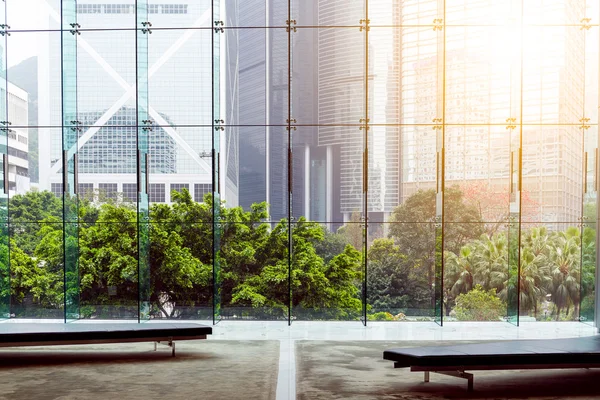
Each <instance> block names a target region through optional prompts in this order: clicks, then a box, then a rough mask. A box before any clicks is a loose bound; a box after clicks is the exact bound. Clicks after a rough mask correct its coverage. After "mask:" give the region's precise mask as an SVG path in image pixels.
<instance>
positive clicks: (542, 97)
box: [522, 2, 587, 139]
mask: <svg viewBox="0 0 600 400" xmlns="http://www.w3.org/2000/svg"><path fill="white" fill-rule="evenodd" d="M584 3H585V2H573V3H572V4H571V5H569V7H570V9H575V8H577V9H578V8H582V7H583V6H584ZM547 8H551V7H545V8H544V9H547ZM573 12H574V11H573V10H570V11H569V12H568V13H567V14H565V15H566V16H570V15H572V14H573ZM565 18H566V17H565ZM522 35H523V93H522V96H523V124H527V125H528V126H531V125H532V124H547V125H548V124H552V125H561V124H574V125H577V124H579V123H580V119H581V118H582V115H581V114H582V110H584V96H583V94H584V93H585V89H584V87H585V69H586V63H585V59H586V56H585V38H586V36H587V34H586V30H585V29H581V28H580V27H579V26H544V27H539V26H533V27H532V26H526V27H525V28H524V30H523V32H522ZM526 136H527V135H526ZM526 136H524V139H525V138H526Z"/></svg>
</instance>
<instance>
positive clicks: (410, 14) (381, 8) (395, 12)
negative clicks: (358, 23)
mask: <svg viewBox="0 0 600 400" xmlns="http://www.w3.org/2000/svg"><path fill="white" fill-rule="evenodd" d="M443 18H444V2H443V1H439V0H405V1H403V2H402V3H401V5H399V4H398V3H394V2H389V1H373V0H370V1H369V19H370V20H371V21H370V23H371V26H372V27H378V26H403V27H416V26H423V27H428V29H430V30H431V29H432V28H433V26H434V25H439V24H441V23H442V22H443ZM440 19H442V20H440Z"/></svg>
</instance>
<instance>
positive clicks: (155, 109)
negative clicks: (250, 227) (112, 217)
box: [39, 0, 238, 205]
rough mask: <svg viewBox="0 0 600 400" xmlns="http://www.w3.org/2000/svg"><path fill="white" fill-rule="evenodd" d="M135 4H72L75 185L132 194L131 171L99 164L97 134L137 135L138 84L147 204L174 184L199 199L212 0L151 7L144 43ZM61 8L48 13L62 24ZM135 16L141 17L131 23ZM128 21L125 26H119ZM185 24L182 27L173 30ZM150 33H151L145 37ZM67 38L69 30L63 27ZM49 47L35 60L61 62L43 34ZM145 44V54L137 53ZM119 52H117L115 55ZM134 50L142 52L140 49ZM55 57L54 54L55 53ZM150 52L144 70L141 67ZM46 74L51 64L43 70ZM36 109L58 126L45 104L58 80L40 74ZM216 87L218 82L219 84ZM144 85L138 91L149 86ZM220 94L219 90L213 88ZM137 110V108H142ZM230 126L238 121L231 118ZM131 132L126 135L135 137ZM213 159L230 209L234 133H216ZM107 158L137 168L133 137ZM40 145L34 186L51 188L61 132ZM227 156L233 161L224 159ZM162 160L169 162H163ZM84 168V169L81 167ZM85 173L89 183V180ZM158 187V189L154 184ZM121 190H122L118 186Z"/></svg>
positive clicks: (209, 95) (207, 130) (208, 122)
mask: <svg viewBox="0 0 600 400" xmlns="http://www.w3.org/2000/svg"><path fill="white" fill-rule="evenodd" d="M136 12H139V10H137V9H136V2H134V1H131V0H118V1H113V2H111V3H110V4H109V3H98V2H97V1H94V0H82V1H78V2H77V23H78V24H79V27H78V30H79V33H80V34H79V35H76V38H75V40H76V43H77V53H76V65H77V67H76V75H75V74H73V75H72V76H74V78H72V79H76V81H77V118H75V119H77V121H78V123H79V124H80V134H79V140H78V148H79V163H80V164H81V166H83V167H84V168H83V169H82V168H80V173H81V174H82V176H80V179H79V182H80V184H93V185H94V186H93V187H94V188H95V189H96V188H98V187H99V186H98V185H100V184H102V185H109V187H111V188H114V187H116V188H117V190H118V191H126V190H131V185H135V183H136V174H135V171H129V170H127V171H121V170H119V171H117V170H116V169H114V168H113V169H111V172H107V170H106V168H100V169H98V170H92V169H93V168H92V167H93V166H100V165H106V163H108V160H109V159H110V157H111V155H109V154H105V153H103V152H102V148H105V149H108V147H107V146H104V147H103V145H102V143H104V142H103V139H102V138H104V137H107V135H108V136H111V135H112V136H120V137H131V138H132V140H133V138H135V130H136V129H137V127H136V124H138V125H139V126H141V125H142V124H143V121H138V120H137V115H136V113H135V110H136V108H137V106H138V104H137V102H142V101H144V99H136V91H137V87H138V86H140V87H142V86H143V87H144V88H146V89H147V92H148V100H147V101H148V116H149V120H150V121H152V125H153V126H152V128H151V130H150V131H149V135H148V138H149V148H150V153H149V154H150V182H151V185H150V190H151V193H150V201H153V200H154V201H161V199H164V200H163V201H166V202H169V201H170V192H171V190H173V189H175V190H178V189H181V188H183V187H187V188H188V189H189V190H190V193H192V196H194V195H195V194H196V193H197V194H198V196H194V197H196V199H197V200H201V198H202V194H203V193H204V192H210V191H212V161H211V157H212V145H213V130H212V125H213V85H214V84H215V83H214V82H213V74H212V71H213V57H212V54H213V42H212V24H213V21H212V2H211V1H210V0H202V1H194V2H186V1H174V0H168V1H164V2H161V3H160V4H152V3H150V4H148V8H147V12H146V13H142V14H141V17H142V18H145V17H147V20H148V21H147V22H148V23H149V24H151V25H148V27H152V29H151V31H150V32H148V34H147V35H145V36H144V39H145V38H146V37H147V39H145V41H146V43H137V40H136V34H137V32H136V31H135V28H136ZM59 15H60V14H59V10H56V9H54V10H50V18H51V19H55V20H58V21H60V16H59ZM138 22H139V21H138ZM127 26H130V27H131V30H123V27H127ZM178 27H186V29H178ZM150 33H151V34H150ZM65 34H67V33H66V32H65ZM47 37H48V41H49V46H48V47H49V49H50V51H49V52H48V54H46V58H45V59H40V60H39V62H40V63H46V64H54V63H56V57H59V60H60V51H59V49H60V47H59V46H60V45H61V43H60V41H58V40H56V36H54V35H52V34H48V35H47ZM146 47H147V53H146V51H145V50H144V49H145V48H146ZM114 49H118V51H114ZM138 53H139V54H138ZM57 55H58V56H57ZM146 57H147V72H144V71H143V70H140V69H139V68H138V66H139V65H143V64H140V63H144V62H145V61H146ZM44 69H45V70H48V67H45V68H42V70H44ZM40 84H41V85H44V87H41V88H40V93H41V94H40V101H41V102H44V101H47V102H48V104H44V106H43V107H40V110H45V111H47V112H48V114H49V115H47V116H41V117H40V123H41V124H42V125H43V122H42V121H50V122H51V123H50V124H48V125H49V126H52V125H55V126H60V118H61V112H60V103H59V104H56V102H52V101H51V100H50V97H51V96H52V95H51V94H50V95H49V94H48V93H56V92H60V91H61V80H57V79H55V80H51V79H40ZM217 85H219V83H218V81H217ZM146 89H144V90H146ZM216 90H217V92H219V91H222V92H223V93H224V92H225V87H220V86H218V87H217V88H216ZM139 106H140V107H141V106H142V104H139ZM231 123H233V124H236V123H237V121H233V122H231ZM132 135H133V136H132ZM220 142H221V143H219V144H220V147H221V157H219V162H220V163H221V165H220V167H221V168H220V170H221V171H223V173H222V174H221V190H222V198H223V199H225V200H226V201H227V202H228V204H229V205H237V202H238V198H237V197H238V193H237V165H236V164H235V162H236V157H235V156H236V155H237V137H236V138H231V137H229V136H227V135H225V134H223V135H221V137H220ZM118 143H120V144H121V145H122V146H121V147H118V148H115V147H114V146H115V142H114V140H113V141H112V143H111V149H110V151H111V154H112V155H115V154H121V156H122V157H121V159H122V162H121V165H122V166H127V165H134V164H135V163H136V158H135V149H136V148H135V146H136V143H135V140H133V141H127V140H123V141H121V142H118ZM40 147H41V148H45V149H51V155H48V156H44V157H41V159H40V162H41V164H42V168H41V170H42V172H41V173H42V175H43V176H41V177H40V186H41V187H42V188H48V189H49V188H50V186H51V184H52V183H56V184H58V183H60V182H62V177H61V175H60V173H59V171H60V169H61V164H60V163H59V162H58V161H59V160H60V158H61V155H62V145H61V140H60V132H58V131H57V130H54V131H52V132H46V133H45V134H41V135H40ZM230 160H231V163H233V164H231V163H230ZM167 166H168V167H167ZM84 171H85V172H84ZM86 179H87V181H86ZM159 186H160V187H159ZM125 187H127V189H125ZM153 190H154V191H158V192H157V193H165V194H166V195H162V194H161V195H159V196H152V191H153Z"/></svg>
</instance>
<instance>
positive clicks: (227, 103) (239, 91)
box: [215, 28, 298, 130]
mask: <svg viewBox="0 0 600 400" xmlns="http://www.w3.org/2000/svg"><path fill="white" fill-rule="evenodd" d="M215 37H218V38H219V40H221V42H220V43H221V47H222V48H221V54H220V55H221V57H222V58H221V64H222V65H223V69H222V71H221V85H222V86H221V87H220V89H219V90H220V91H221V93H222V103H223V104H224V107H225V109H224V110H222V114H223V117H224V118H223V120H224V121H225V122H224V123H225V124H226V125H232V126H237V125H247V126H249V125H252V126H264V125H277V126H284V125H286V124H287V121H286V120H287V114H288V86H289V84H288V78H289V74H288V56H287V52H288V33H287V32H286V30H285V29H283V28H269V29H263V28H260V29H257V28H254V29H252V28H239V29H234V28H228V29H225V32H224V34H215ZM296 119H298V118H296ZM266 129H267V130H270V129H275V128H271V127H267V128H266Z"/></svg>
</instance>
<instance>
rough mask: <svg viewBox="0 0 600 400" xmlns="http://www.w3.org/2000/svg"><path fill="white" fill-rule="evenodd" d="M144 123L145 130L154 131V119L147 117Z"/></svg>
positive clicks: (143, 128)
mask: <svg viewBox="0 0 600 400" xmlns="http://www.w3.org/2000/svg"><path fill="white" fill-rule="evenodd" d="M142 123H143V124H144V126H143V127H142V130H143V131H145V132H152V120H151V119H145V120H143V121H142Z"/></svg>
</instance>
